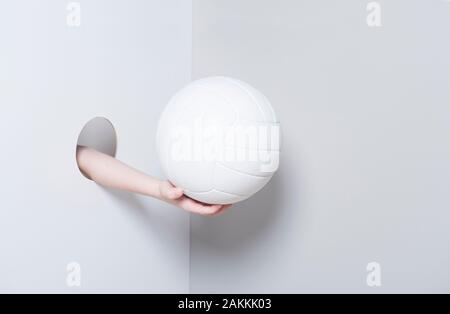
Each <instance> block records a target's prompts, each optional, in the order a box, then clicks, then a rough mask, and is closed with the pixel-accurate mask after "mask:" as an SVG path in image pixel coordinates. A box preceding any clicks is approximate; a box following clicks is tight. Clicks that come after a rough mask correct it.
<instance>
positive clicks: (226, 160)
mask: <svg viewBox="0 0 450 314" xmlns="http://www.w3.org/2000/svg"><path fill="white" fill-rule="evenodd" d="M279 137H280V128H279V122H278V120H277V118H276V115H275V112H274V110H273V108H272V106H271V104H270V102H269V101H268V100H267V98H266V97H265V96H264V95H263V94H262V93H261V92H259V91H258V90H256V89H255V88H253V87H251V86H250V85H248V84H246V83H244V82H242V81H239V80H236V79H232V78H227V77H211V78H205V79H201V80H198V81H195V82H193V83H191V84H189V85H188V86H186V87H185V88H184V89H182V90H181V91H180V92H178V93H177V94H176V95H175V96H174V97H173V98H172V99H171V101H170V102H169V104H168V105H167V107H166V108H165V110H164V111H163V113H162V115H161V117H160V120H159V124H158V131H157V150H158V155H159V159H160V162H161V165H162V168H163V171H164V173H165V175H166V176H167V178H168V180H169V181H170V182H172V183H173V184H174V185H176V186H178V187H181V188H182V189H183V190H184V192H185V194H186V195H187V196H189V197H191V198H193V199H195V200H198V201H200V202H203V203H207V204H233V203H236V202H239V201H243V200H245V199H247V198H249V197H250V196H252V195H253V194H255V193H256V192H258V191H259V190H260V189H262V188H263V187H264V186H265V185H266V184H267V183H268V182H269V180H270V179H271V178H272V176H273V174H274V173H275V171H276V170H277V169H278V164H279V153H280V140H279Z"/></svg>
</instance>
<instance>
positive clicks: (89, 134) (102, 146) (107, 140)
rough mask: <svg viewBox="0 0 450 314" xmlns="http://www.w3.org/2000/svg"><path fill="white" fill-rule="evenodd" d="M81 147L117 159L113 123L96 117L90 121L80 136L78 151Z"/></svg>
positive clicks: (115, 135)
mask: <svg viewBox="0 0 450 314" xmlns="http://www.w3.org/2000/svg"><path fill="white" fill-rule="evenodd" d="M80 146H84V147H89V148H92V149H95V150H97V151H99V152H102V153H104V154H107V155H110V156H112V157H116V151H117V134H116V130H115V128H114V125H113V124H112V123H111V121H109V120H108V119H106V118H103V117H96V118H94V119H92V120H90V121H89V122H88V123H86V125H85V126H84V127H83V129H82V130H81V133H80V135H79V136H78V141H77V147H76V148H77V150H78V147H80ZM75 160H76V157H75ZM77 163H78V162H77ZM78 169H80V167H78ZM80 172H81V173H82V174H83V176H85V177H86V178H88V179H90V178H89V177H88V176H87V175H86V174H84V173H83V171H81V169H80Z"/></svg>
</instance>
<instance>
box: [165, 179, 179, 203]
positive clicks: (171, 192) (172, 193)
mask: <svg viewBox="0 0 450 314" xmlns="http://www.w3.org/2000/svg"><path fill="white" fill-rule="evenodd" d="M161 194H162V195H163V197H164V198H166V199H169V200H176V199H178V198H180V197H181V196H182V195H183V190H182V189H180V188H177V187H175V186H173V185H172V184H171V183H170V182H168V181H165V182H163V183H162V184H161Z"/></svg>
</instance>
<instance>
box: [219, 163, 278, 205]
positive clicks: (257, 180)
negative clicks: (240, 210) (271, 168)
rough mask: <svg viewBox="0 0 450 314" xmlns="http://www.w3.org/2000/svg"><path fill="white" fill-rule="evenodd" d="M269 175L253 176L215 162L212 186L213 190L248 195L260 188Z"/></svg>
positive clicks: (268, 178)
mask: <svg viewBox="0 0 450 314" xmlns="http://www.w3.org/2000/svg"><path fill="white" fill-rule="evenodd" d="M271 177H272V176H267V177H261V176H253V175H250V174H246V173H243V172H240V171H237V170H234V169H231V168H227V167H225V166H224V165H222V164H216V168H215V170H214V180H213V186H214V189H215V190H219V191H223V192H225V193H230V194H234V195H239V196H242V197H249V196H251V195H253V194H255V193H256V192H258V191H259V190H260V189H262V188H263V187H264V186H265V185H266V184H267V182H269V180H270V178H271Z"/></svg>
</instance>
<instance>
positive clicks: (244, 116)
mask: <svg viewBox="0 0 450 314" xmlns="http://www.w3.org/2000/svg"><path fill="white" fill-rule="evenodd" d="M196 84H198V85H200V86H202V87H204V88H205V89H209V90H211V91H213V92H215V93H217V94H220V95H222V97H224V98H226V99H227V101H228V103H229V104H231V105H232V106H233V107H234V108H236V110H237V111H238V113H239V120H248V121H259V122H266V117H265V113H264V111H263V110H262V108H261V107H260V106H259V104H258V103H257V102H256V99H255V98H253V97H252V94H251V93H249V92H248V91H247V90H246V89H244V88H242V87H241V86H240V85H239V83H236V82H234V79H229V78H227V77H214V78H210V79H205V80H200V81H197V83H196Z"/></svg>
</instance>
